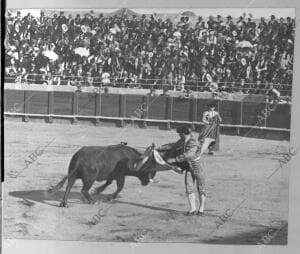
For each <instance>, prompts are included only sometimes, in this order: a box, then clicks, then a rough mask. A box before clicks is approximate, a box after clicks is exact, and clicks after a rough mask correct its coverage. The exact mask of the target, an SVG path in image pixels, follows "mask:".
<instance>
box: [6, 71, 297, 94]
mask: <svg viewBox="0 0 300 254" xmlns="http://www.w3.org/2000/svg"><path fill="white" fill-rule="evenodd" d="M5 82H7V83H15V82H19V83H33V84H46V85H58V86H60V85H61V86H63V85H71V86H80V87H88V86H96V87H103V86H113V87H132V88H145V89H151V88H154V89H164V88H167V89H168V90H184V89H185V90H186V89H190V90H192V91H199V92H204V91H214V90H215V89H214V87H213V85H212V83H215V84H217V86H218V88H216V90H219V91H227V92H242V93H247V94H248V93H250V94H253V93H258V94H265V93H266V92H267V91H268V90H269V85H270V83H261V82H260V81H257V82H256V83H249V82H245V80H243V79H241V80H240V81H232V82H223V81H220V80H218V81H216V82H209V81H201V80H199V79H194V80H185V82H184V83H182V82H181V81H180V80H172V81H171V80H167V79H131V80H130V79H128V78H124V77H119V78H118V77H117V78H107V79H102V78H101V77H91V76H64V75H45V74H27V75H26V76H24V75H18V76H15V77H9V76H5ZM273 86H274V87H275V88H276V89H277V90H278V91H279V92H280V93H281V94H282V95H284V96H291V93H292V85H291V84H273Z"/></svg>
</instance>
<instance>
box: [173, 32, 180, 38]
mask: <svg viewBox="0 0 300 254" xmlns="http://www.w3.org/2000/svg"><path fill="white" fill-rule="evenodd" d="M173 35H174V36H175V37H181V33H180V32H179V31H176V32H175V33H173Z"/></svg>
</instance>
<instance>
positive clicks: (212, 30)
mask: <svg viewBox="0 0 300 254" xmlns="http://www.w3.org/2000/svg"><path fill="white" fill-rule="evenodd" d="M6 19H7V37H6V54H5V66H6V68H5V81H6V82H7V83H15V82H21V83H34V84H46V85H60V86H100V87H101V86H114V87H128V88H150V87H152V86H154V87H155V88H156V89H163V88H164V89H170V90H179V91H186V90H192V91H200V92H203V91H212V90H213V92H224V93H244V94H266V93H268V92H269V91H270V89H271V86H270V84H273V85H274V88H275V89H276V90H277V91H279V92H280V95H282V96H286V97H290V96H291V87H292V77H293V56H294V39H295V38H294V37H295V35H294V33H295V31H294V27H295V20H294V19H293V18H291V17H284V18H283V17H279V18H278V17H275V16H274V15H272V16H271V17H270V18H264V17H262V18H258V17H255V18H254V17H253V16H252V15H251V14H248V15H246V14H245V13H241V16H240V17H231V16H224V17H222V16H220V15H217V16H209V17H201V16H198V15H196V13H194V12H192V11H186V12H181V13H177V14H174V13H166V14H155V13H154V14H149V13H147V14H141V13H137V12H135V11H132V10H129V9H120V10H117V11H112V12H101V13H100V12H98V11H97V10H95V11H87V10H82V11H74V10H72V11H70V10H69V11H67V10H66V11H61V12H59V11H57V10H47V11H41V12H40V14H37V13H36V12H35V13H34V15H31V14H30V13H29V14H28V15H27V14H25V13H24V11H22V13H21V12H20V11H17V10H11V11H8V12H7V16H6Z"/></svg>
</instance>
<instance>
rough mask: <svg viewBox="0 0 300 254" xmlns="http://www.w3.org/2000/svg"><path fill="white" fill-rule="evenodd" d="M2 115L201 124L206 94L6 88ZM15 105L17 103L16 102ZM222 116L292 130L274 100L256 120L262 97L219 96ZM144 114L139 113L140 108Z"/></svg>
mask: <svg viewBox="0 0 300 254" xmlns="http://www.w3.org/2000/svg"><path fill="white" fill-rule="evenodd" d="M4 100H5V103H4V105H5V109H4V114H5V115H18V116H22V117H23V121H29V120H30V119H29V118H30V117H32V116H39V117H45V118H46V119H48V122H50V123H51V122H53V119H54V118H67V119H71V120H72V122H73V123H76V122H77V121H78V119H91V120H92V121H94V123H95V124H100V122H101V119H102V120H103V119H106V120H109V119H110V120H116V121H119V123H121V124H120V125H121V126H125V122H126V121H132V120H133V119H134V120H135V121H140V122H142V123H143V126H144V127H146V126H147V122H149V123H150V122H152V123H160V124H165V125H166V127H167V128H171V124H172V123H185V122H187V123H191V124H193V125H195V126H200V125H201V123H202V114H203V112H204V111H205V110H206V109H207V107H206V105H207V103H208V102H209V101H211V100H209V99H197V98H179V97H164V96H154V97H150V96H145V95H139V94H133V95H131V94H107V93H80V92H65V91H30V90H26V91H20V90H9V89H6V90H5V93H4ZM16 105H17V106H18V107H16ZM217 105H218V110H219V112H220V115H221V116H222V118H223V122H222V126H223V127H224V128H235V129H236V130H237V134H238V135H239V134H240V129H241V128H242V129H245V128H258V129H262V128H263V129H264V130H270V131H283V132H288V133H289V129H290V118H291V115H290V107H291V105H288V104H278V105H277V106H276V108H275V110H274V111H273V112H271V113H270V115H269V116H268V117H267V118H266V119H265V120H264V121H263V122H261V123H260V124H259V125H258V124H257V123H258V115H259V114H261V112H262V111H263V109H265V108H267V104H266V103H263V102H261V101H258V102H255V101H254V100H253V101H229V100H220V101H217ZM137 112H139V113H142V114H139V113H137Z"/></svg>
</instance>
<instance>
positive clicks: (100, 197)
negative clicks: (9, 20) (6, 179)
mask: <svg viewBox="0 0 300 254" xmlns="http://www.w3.org/2000/svg"><path fill="white" fill-rule="evenodd" d="M64 193H65V192H64V191H58V192H56V193H55V194H49V193H48V192H47V190H32V191H12V192H9V195H10V196H12V197H16V198H20V199H22V200H21V201H20V202H22V203H23V204H24V205H27V206H31V205H34V204H32V202H39V203H43V204H46V205H50V206H55V207H59V204H60V202H61V200H62V198H63V196H64ZM92 198H93V199H94V200H96V201H97V202H109V201H111V198H112V194H102V193H100V194H97V195H92ZM53 201H55V202H53ZM114 202H115V203H119V204H124V205H132V206H137V207H142V208H148V209H151V210H155V211H165V212H180V211H177V210H174V209H169V208H164V207H157V206H151V205H145V204H140V203H135V202H130V201H123V200H118V198H117V199H116V200H114ZM84 203H86V201H85V199H84V198H83V196H82V194H81V193H80V192H70V195H69V198H68V204H69V205H70V206H73V205H77V204H84Z"/></svg>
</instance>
